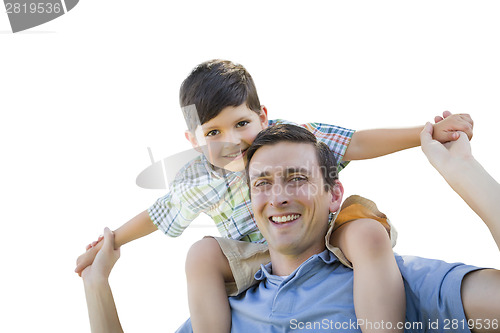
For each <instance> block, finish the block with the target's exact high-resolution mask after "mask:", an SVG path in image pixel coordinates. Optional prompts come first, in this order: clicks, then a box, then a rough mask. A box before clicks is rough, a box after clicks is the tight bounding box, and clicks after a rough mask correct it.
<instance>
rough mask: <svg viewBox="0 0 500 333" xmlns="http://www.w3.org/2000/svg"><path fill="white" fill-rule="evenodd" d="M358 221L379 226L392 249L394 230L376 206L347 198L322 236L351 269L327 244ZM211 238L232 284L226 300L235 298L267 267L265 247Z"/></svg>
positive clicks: (354, 197)
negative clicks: (332, 236)
mask: <svg viewBox="0 0 500 333" xmlns="http://www.w3.org/2000/svg"><path fill="white" fill-rule="evenodd" d="M360 218H369V219H374V220H377V221H378V222H380V223H381V224H382V225H383V226H384V227H385V229H386V230H387V234H388V235H389V237H390V239H391V243H392V246H393V247H394V245H396V239H397V232H396V229H395V228H394V227H393V226H392V224H391V223H390V221H389V219H388V218H387V216H386V215H385V214H384V213H381V212H380V211H379V210H378V209H377V205H375V203H374V202H373V201H371V200H368V199H366V198H363V197H361V196H359V195H353V196H350V197H348V198H347V199H346V200H345V201H344V203H343V204H342V207H341V208H340V212H339V213H338V214H337V216H336V219H335V220H334V221H335V222H334V223H332V225H331V226H330V228H329V229H328V232H327V234H326V236H325V243H326V247H327V248H328V249H329V250H330V251H331V252H332V253H333V254H335V256H337V258H338V259H339V261H340V262H341V263H342V264H344V265H346V266H347V267H350V268H352V265H351V263H350V262H349V260H347V258H346V257H345V255H344V254H343V253H342V251H341V250H340V249H339V248H338V247H335V246H333V245H332V244H331V243H330V236H331V234H332V233H333V232H334V231H335V230H337V229H338V228H339V227H340V226H342V225H344V224H346V223H348V222H351V221H353V220H356V219H360ZM214 238H215V240H217V242H218V243H219V246H220V248H221V250H222V252H223V253H224V255H225V256H226V258H227V260H228V261H229V266H230V267H231V271H232V273H233V276H234V280H235V282H231V283H226V291H227V294H228V296H235V295H238V294H239V293H241V292H242V291H245V290H246V289H248V288H249V287H251V286H252V285H254V284H255V283H257V281H256V280H255V279H254V275H255V273H256V272H257V271H258V270H259V269H260V265H261V264H267V263H269V261H270V257H269V250H268V247H267V244H257V243H249V242H242V241H237V240H234V239H228V238H222V237H214Z"/></svg>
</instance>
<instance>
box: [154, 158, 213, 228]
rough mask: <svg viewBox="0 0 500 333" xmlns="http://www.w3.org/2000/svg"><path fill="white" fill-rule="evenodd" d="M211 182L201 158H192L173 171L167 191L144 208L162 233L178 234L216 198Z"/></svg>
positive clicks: (211, 179) (211, 177) (210, 176)
mask: <svg viewBox="0 0 500 333" xmlns="http://www.w3.org/2000/svg"><path fill="white" fill-rule="evenodd" d="M213 183H214V182H213V176H212V175H211V174H210V172H209V171H208V170H207V168H206V167H205V165H204V161H203V158H201V157H197V158H195V159H194V160H193V161H191V162H189V163H188V164H187V165H186V166H185V167H183V168H182V169H181V170H180V171H179V172H178V173H177V176H176V178H175V180H174V181H173V182H172V184H171V188H170V192H169V193H168V194H167V195H165V196H164V197H161V198H159V199H158V200H157V201H156V202H155V203H154V204H153V205H152V206H151V207H150V208H149V209H148V213H149V217H150V218H151V221H152V222H153V223H154V224H155V225H156V226H157V227H158V229H159V230H161V231H163V233H165V234H166V235H168V236H171V237H177V236H180V235H181V234H182V232H183V231H184V230H185V229H186V228H187V227H188V226H189V224H190V223H191V222H192V221H193V220H194V219H195V218H196V217H198V216H199V215H200V213H202V212H206V211H207V210H209V209H210V207H211V206H212V205H213V204H214V202H216V201H217V200H219V199H220V198H219V195H218V192H217V191H216V190H215V189H214V186H213Z"/></svg>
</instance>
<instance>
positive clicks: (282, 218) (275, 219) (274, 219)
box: [269, 213, 300, 224]
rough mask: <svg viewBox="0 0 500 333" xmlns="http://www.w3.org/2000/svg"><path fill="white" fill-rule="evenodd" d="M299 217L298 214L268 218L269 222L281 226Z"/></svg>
mask: <svg viewBox="0 0 500 333" xmlns="http://www.w3.org/2000/svg"><path fill="white" fill-rule="evenodd" d="M299 217H300V214H295V213H292V214H281V215H272V216H270V217H269V220H270V221H271V222H273V223H277V224H282V223H287V222H293V221H295V220H297V219H298V218H299Z"/></svg>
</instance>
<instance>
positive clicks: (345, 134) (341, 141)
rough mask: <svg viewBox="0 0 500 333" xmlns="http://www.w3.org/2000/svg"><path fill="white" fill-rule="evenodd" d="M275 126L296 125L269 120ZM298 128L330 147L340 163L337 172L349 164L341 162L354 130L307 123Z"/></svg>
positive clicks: (283, 121) (278, 120) (284, 121)
mask: <svg viewBox="0 0 500 333" xmlns="http://www.w3.org/2000/svg"><path fill="white" fill-rule="evenodd" d="M275 124H293V125H297V124H295V123H292V122H289V121H286V120H282V119H277V120H271V121H270V122H269V125H270V126H272V125H275ZM299 126H302V127H304V128H306V129H307V130H308V131H309V132H311V133H312V134H314V136H316V138H317V139H318V140H319V141H321V142H324V143H325V144H326V145H327V146H328V147H330V149H331V151H332V152H333V154H334V155H335V158H336V159H337V161H338V162H340V163H339V167H338V170H339V171H341V170H342V169H344V168H345V167H346V166H347V164H349V161H343V158H344V154H345V152H346V150H347V147H348V146H349V143H350V142H351V138H352V135H353V134H354V132H355V131H354V130H351V129H347V128H343V127H340V126H335V125H328V124H322V123H307V124H301V125H299Z"/></svg>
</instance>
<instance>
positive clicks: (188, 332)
mask: <svg viewBox="0 0 500 333" xmlns="http://www.w3.org/2000/svg"><path fill="white" fill-rule="evenodd" d="M175 333H193V327H192V326H191V318H189V319H188V320H186V321H185V322H184V324H182V325H181V327H179V328H178V329H177V331H175Z"/></svg>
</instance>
